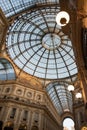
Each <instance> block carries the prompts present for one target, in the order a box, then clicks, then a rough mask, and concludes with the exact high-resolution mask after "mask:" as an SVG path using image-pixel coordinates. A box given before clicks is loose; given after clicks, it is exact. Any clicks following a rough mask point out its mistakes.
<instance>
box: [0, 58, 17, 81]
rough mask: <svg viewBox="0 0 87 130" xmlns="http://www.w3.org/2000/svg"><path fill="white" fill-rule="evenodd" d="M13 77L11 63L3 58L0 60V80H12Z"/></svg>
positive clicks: (13, 72)
mask: <svg viewBox="0 0 87 130" xmlns="http://www.w3.org/2000/svg"><path fill="white" fill-rule="evenodd" d="M15 77H16V76H15V71H14V68H13V66H12V65H11V63H10V62H9V61H8V60H7V59H5V58H0V80H13V79H15Z"/></svg>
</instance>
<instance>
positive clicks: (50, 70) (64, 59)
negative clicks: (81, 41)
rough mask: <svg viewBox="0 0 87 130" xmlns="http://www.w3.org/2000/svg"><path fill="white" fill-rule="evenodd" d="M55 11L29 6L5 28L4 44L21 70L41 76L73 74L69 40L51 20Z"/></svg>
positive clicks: (49, 8)
mask: <svg viewBox="0 0 87 130" xmlns="http://www.w3.org/2000/svg"><path fill="white" fill-rule="evenodd" d="M59 11H60V8H59V7H58V6H52V7H51V6H50V7H43V8H38V9H33V10H31V11H29V12H28V13H24V14H22V15H21V16H19V17H18V18H17V19H16V20H15V21H14V23H13V24H12V25H11V26H10V27H9V31H8V34H7V42H6V46H7V49H8V53H9V55H10V57H11V59H12V60H13V61H14V63H15V64H16V65H17V66H18V67H19V68H20V69H21V70H23V71H25V72H27V73H29V74H31V75H33V76H36V77H39V78H44V79H61V78H67V77H70V76H72V75H74V74H76V73H77V66H76V63H75V56H74V53H73V48H72V42H71V40H70V39H69V37H68V36H67V35H65V34H64V33H63V32H62V29H61V27H60V26H58V25H57V24H56V21H55V17H56V14H57V13H58V12H59Z"/></svg>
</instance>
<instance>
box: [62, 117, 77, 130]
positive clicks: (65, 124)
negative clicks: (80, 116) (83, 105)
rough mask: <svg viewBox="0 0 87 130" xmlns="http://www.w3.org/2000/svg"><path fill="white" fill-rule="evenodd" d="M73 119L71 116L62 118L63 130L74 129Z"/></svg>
mask: <svg viewBox="0 0 87 130" xmlns="http://www.w3.org/2000/svg"><path fill="white" fill-rule="evenodd" d="M74 125H75V124H74V121H73V120H72V119H71V118H65V119H64V120H63V130H75V127H74Z"/></svg>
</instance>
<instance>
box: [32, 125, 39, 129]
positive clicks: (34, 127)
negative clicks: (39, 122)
mask: <svg viewBox="0 0 87 130" xmlns="http://www.w3.org/2000/svg"><path fill="white" fill-rule="evenodd" d="M31 130H39V129H38V126H35V125H34V126H32V128H31Z"/></svg>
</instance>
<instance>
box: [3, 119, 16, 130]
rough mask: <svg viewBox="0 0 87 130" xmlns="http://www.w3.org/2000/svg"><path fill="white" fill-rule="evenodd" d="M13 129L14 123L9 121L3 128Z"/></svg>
mask: <svg viewBox="0 0 87 130" xmlns="http://www.w3.org/2000/svg"><path fill="white" fill-rule="evenodd" d="M13 128H14V123H13V122H11V121H8V122H7V123H6V125H5V127H4V130H13Z"/></svg>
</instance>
